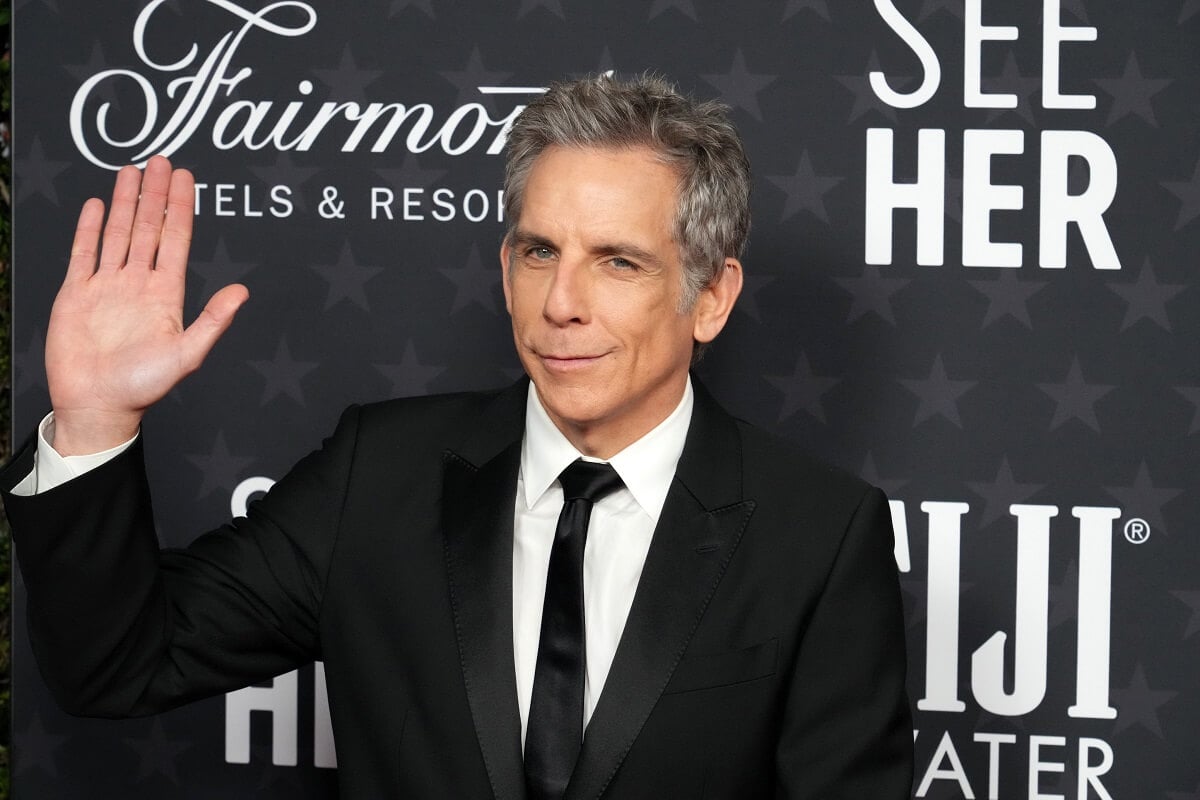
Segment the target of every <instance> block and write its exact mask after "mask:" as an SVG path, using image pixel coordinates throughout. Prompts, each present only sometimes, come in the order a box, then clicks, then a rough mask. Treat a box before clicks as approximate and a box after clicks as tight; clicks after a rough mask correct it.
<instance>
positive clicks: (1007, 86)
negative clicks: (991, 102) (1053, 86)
mask: <svg viewBox="0 0 1200 800" xmlns="http://www.w3.org/2000/svg"><path fill="white" fill-rule="evenodd" d="M980 85H981V87H982V88H983V89H984V90H986V91H987V92H988V93H989V94H1015V95H1016V96H1017V105H1016V107H1015V108H993V109H991V110H990V111H988V116H987V121H988V123H989V124H990V123H992V122H994V121H995V120H996V119H997V118H998V117H1001V116H1003V115H1005V114H1008V113H1012V114H1016V115H1017V116H1019V117H1020V118H1021V119H1023V120H1025V122H1026V123H1028V124H1029V126H1030V127H1037V122H1035V121H1034V118H1033V96H1034V95H1035V94H1037V93H1038V92H1040V91H1041V89H1042V79H1041V78H1039V77H1037V76H1036V75H1035V76H1030V77H1027V76H1025V75H1022V74H1021V68H1020V67H1018V66H1017V57H1016V56H1015V55H1014V54H1013V51H1011V50H1009V51H1008V53H1007V54H1006V55H1005V56H1004V67H1003V68H1002V69H1001V70H1000V75H999V76H997V77H995V78H984V79H983V80H981V81H980Z"/></svg>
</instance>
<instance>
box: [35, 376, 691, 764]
mask: <svg viewBox="0 0 1200 800" xmlns="http://www.w3.org/2000/svg"><path fill="white" fill-rule="evenodd" d="M692 405H693V395H692V383H691V379H690V378H689V379H688V382H687V385H686V386H685V387H684V391H683V398H682V399H681V400H680V401H679V405H678V406H677V407H676V408H675V410H674V411H672V412H671V414H670V416H668V417H667V418H666V419H665V420H663V421H662V422H661V423H659V424H658V426H657V427H655V428H654V429H653V430H651V431H650V432H649V433H647V434H646V435H645V436H643V437H642V438H640V439H638V440H637V441H636V442H634V443H633V444H631V445H629V446H628V447H626V448H625V449H624V450H622V451H621V452H620V453H617V454H616V455H615V456H613V457H612V458H611V459H609V462H608V463H610V464H611V465H612V467H613V469H615V470H616V471H617V475H619V476H620V477H621V480H622V481H623V482H624V484H625V486H624V488H622V489H619V490H618V491H616V492H614V493H612V494H611V495H609V496H607V497H605V498H603V499H602V500H600V501H599V502H597V503H596V504H595V506H594V507H593V508H592V517H591V522H590V523H589V526H588V536H587V545H586V547H585V549H584V555H583V607H584V636H585V638H586V645H585V646H586V648H587V658H586V665H587V674H586V676H585V678H584V687H583V724H584V725H585V726H586V725H587V723H588V721H589V720H590V719H591V717H592V711H593V710H595V708H596V700H597V699H598V698H599V697H600V692H601V691H602V690H603V688H604V681H605V680H606V679H607V678H608V670H609V667H610V666H611V665H612V661H613V656H614V655H615V654H616V651H617V644H618V642H620V640H621V632H622V631H623V630H624V629H625V619H626V618H627V617H628V616H629V608H630V606H632V605H633V596H634V593H635V592H636V591H637V585H638V579H639V578H640V577H641V575H642V566H643V565H644V564H645V562H646V553H647V551H649V549H650V539H651V537H652V536H653V534H654V527H655V526H656V525H657V524H658V517H659V515H660V514H661V513H662V507H663V503H665V502H666V499H667V490H668V489H670V486H671V481H672V479H673V478H674V477H675V466H676V464H677V463H678V462H679V456H680V455H681V454H682V452H683V443H684V440H685V439H686V438H687V432H688V427H689V426H690V424H691V420H692ZM136 438H137V437H136V436H134V438H133V439H130V440H129V441H127V442H123V443H122V444H119V445H117V446H116V447H113V448H110V449H108V450H105V451H103V452H101V453H93V454H89V455H80V456H66V457H64V456H62V455H60V454H59V453H58V452H57V451H56V450H55V449H54V447H53V446H52V445H51V444H50V442H52V441H53V439H54V415H53V413H51V414H48V415H46V417H45V418H44V419H43V420H42V423H41V424H40V425H39V426H38V444H37V454H36V456H35V458H34V468H33V470H31V471H30V473H29V474H28V475H26V476H25V478H24V479H23V480H22V481H21V482H20V483H19V484H17V486H16V487H15V488H14V489H13V494H16V495H33V494H37V493H39V492H45V491H49V490H50V489H53V488H54V487H56V486H59V485H61V484H64V483H66V482H67V481H69V480H71V479H72V478H74V477H76V476H78V475H82V474H83V473H85V472H87V471H88V470H91V469H95V468H96V467H98V466H100V465H102V464H104V463H105V462H107V461H108V460H110V459H112V458H115V457H116V456H117V455H118V454H120V453H121V452H122V451H124V450H125V449H127V448H128V447H129V446H130V445H132V444H133V442H134V440H135V439H136ZM577 458H586V457H585V456H583V455H582V454H581V453H580V452H579V451H578V450H576V449H575V447H574V446H573V445H572V444H571V443H570V442H569V441H567V438H566V437H565V436H563V434H562V433H561V432H560V431H559V430H558V428H556V427H555V426H554V423H553V422H552V421H551V420H550V417H549V416H548V415H547V414H546V410H545V409H544V408H542V404H541V401H540V400H539V399H538V397H537V390H536V389H535V388H534V387H533V385H532V384H530V392H529V395H528V399H527V401H526V406H525V438H524V440H523V441H522V443H521V470H520V473H519V475H518V477H517V496H516V504H515V510H514V515H513V533H514V536H513V598H512V603H513V658H514V662H515V665H516V675H517V704H518V706H519V708H520V711H521V742H522V747H523V746H524V742H525V728H526V725H527V724H528V720H529V702H530V697H531V696H532V693H533V674H534V669H535V667H536V665H537V651H538V642H539V640H540V638H541V628H542V605H543V601H544V600H545V595H546V572H547V570H548V568H549V565H550V548H551V545H553V543H554V529H555V527H556V525H557V523H558V514H559V512H560V511H561V510H562V505H563V494H562V486H561V485H559V483H558V476H559V474H560V473H561V472H562V471H563V470H564V469H566V467H567V465H568V464H570V463H571V462H572V461H574V460H576V459H577ZM586 460H589V461H596V460H597V459H593V458H587V459H586Z"/></svg>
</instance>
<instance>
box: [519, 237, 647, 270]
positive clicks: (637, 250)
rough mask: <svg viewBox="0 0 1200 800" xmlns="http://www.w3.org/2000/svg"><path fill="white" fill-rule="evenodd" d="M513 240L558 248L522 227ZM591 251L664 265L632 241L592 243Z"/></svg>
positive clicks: (521, 243)
mask: <svg viewBox="0 0 1200 800" xmlns="http://www.w3.org/2000/svg"><path fill="white" fill-rule="evenodd" d="M512 241H513V244H514V245H517V246H521V247H532V246H539V247H549V248H551V249H558V248H557V246H556V245H555V244H554V242H553V241H551V240H550V239H548V238H547V237H545V236H542V235H540V234H537V233H533V232H532V231H528V230H523V229H521V228H518V229H517V230H516V231H514V232H513V235H512ZM589 251H590V252H592V253H596V254H611V255H616V256H622V257H626V256H627V257H629V258H630V259H632V260H634V261H639V262H641V263H643V264H645V265H647V266H651V267H658V268H661V267H662V266H663V263H662V259H661V258H659V257H658V256H656V255H655V254H654V253H652V252H650V251H649V250H646V249H644V248H641V247H638V246H637V245H635V244H632V243H630V242H620V241H617V242H601V243H600V244H596V245H592V246H591V247H590V248H589Z"/></svg>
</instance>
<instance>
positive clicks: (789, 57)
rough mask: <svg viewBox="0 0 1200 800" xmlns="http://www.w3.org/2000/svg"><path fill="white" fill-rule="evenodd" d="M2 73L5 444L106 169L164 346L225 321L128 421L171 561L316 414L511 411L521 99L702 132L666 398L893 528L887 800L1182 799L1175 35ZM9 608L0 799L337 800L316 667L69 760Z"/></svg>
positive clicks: (1188, 91)
mask: <svg viewBox="0 0 1200 800" xmlns="http://www.w3.org/2000/svg"><path fill="white" fill-rule="evenodd" d="M14 53H15V64H16V72H15V88H14V107H15V131H16V139H15V155H16V177H15V182H14V183H15V194H16V196H15V203H16V210H15V230H16V236H15V249H14V256H13V267H14V285H15V301H16V309H15V315H14V320H15V322H14V335H13V341H14V353H15V364H16V372H15V382H14V394H15V423H14V425H15V433H16V437H17V438H18V439H21V438H24V436H25V435H27V434H28V433H29V432H30V431H31V430H32V429H33V428H34V426H35V425H36V423H37V422H38V420H39V419H40V418H41V417H42V415H43V414H44V413H45V412H46V411H47V410H48V397H47V392H46V384H45V377H44V371H43V368H42V356H43V343H44V336H45V327H46V320H47V316H48V311H49V307H50V303H51V301H52V299H53V296H54V293H55V291H56V288H57V285H58V282H59V281H60V279H61V275H62V273H63V269H64V266H65V261H66V255H67V253H68V250H69V247H70V241H71V234H72V230H73V227H74V220H75V215H76V213H77V210H78V208H79V206H80V204H81V203H82V202H83V201H84V200H85V199H86V198H87V197H89V196H93V195H99V196H103V197H107V195H108V192H109V187H110V183H111V181H112V178H113V170H115V169H117V168H119V167H120V166H121V165H124V164H129V163H141V162H144V161H145V159H147V158H148V157H149V156H150V155H152V154H154V153H165V154H167V155H169V156H170V157H171V158H172V159H173V160H174V162H175V163H176V164H177V165H181V166H186V167H188V168H189V169H191V170H192V171H193V172H194V173H195V175H196V178H197V186H196V235H195V241H194V246H193V250H192V256H193V257H192V265H191V266H192V273H191V277H190V278H189V284H188V288H189V297H188V300H187V313H188V316H189V319H190V318H191V317H192V316H194V314H195V313H196V312H197V311H198V310H199V308H201V307H202V304H203V302H204V300H206V299H207V297H208V296H209V295H210V294H211V293H212V292H213V291H215V290H216V289H217V288H219V287H221V286H223V285H225V284H226V283H229V282H233V281H239V282H243V283H245V284H246V285H247V286H248V287H249V288H250V292H251V299H250V302H249V304H248V305H247V306H246V307H245V308H244V309H243V311H242V312H241V313H240V314H239V316H238V319H237V321H236V322H235V324H234V326H233V328H232V330H231V331H230V332H229V334H228V335H227V336H226V337H225V339H224V340H223V341H222V342H221V343H220V344H219V345H218V347H217V349H216V350H215V352H214V353H213V355H212V356H211V357H210V359H209V361H208V362H207V363H206V364H205V366H204V368H203V369H202V370H201V371H200V372H198V373H197V374H195V375H194V376H192V377H191V378H189V379H188V380H187V381H186V382H185V383H184V384H183V385H182V386H181V387H180V388H179V389H178V390H176V391H175V392H174V393H173V394H172V395H171V396H169V397H168V398H167V399H166V400H164V401H163V402H162V403H161V404H160V405H159V406H158V407H156V408H154V409H153V410H152V411H151V413H150V415H149V416H148V418H147V421H146V426H145V437H146V446H147V450H148V459H149V463H150V468H151V474H152V481H153V488H154V491H155V493H156V500H157V512H156V513H157V520H158V524H159V530H160V536H161V538H162V541H163V542H164V543H165V544H167V545H182V544H185V543H186V542H188V541H189V540H190V539H192V538H193V537H194V536H196V535H197V534H198V533H199V532H201V531H203V530H205V529H207V528H210V527H213V526H215V525H217V524H219V523H220V522H222V521H223V520H224V519H226V518H227V517H228V516H229V515H230V514H231V513H233V514H237V513H240V511H241V510H242V509H244V507H245V505H246V503H247V502H248V501H249V500H251V499H252V498H254V497H255V496H257V495H258V494H260V493H261V492H263V491H265V490H266V489H267V488H269V487H270V485H271V484H272V482H273V481H274V480H275V479H277V478H278V477H280V476H281V475H282V474H283V473H284V472H285V471H286V469H287V468H288V466H289V465H290V464H291V463H293V462H294V461H295V460H296V459H297V458H299V457H300V456H301V455H302V454H304V453H305V452H307V451H308V450H310V449H312V448H313V447H315V446H316V445H317V444H318V443H319V442H320V440H321V438H322V436H323V435H325V434H326V433H328V432H329V431H330V430H331V429H332V425H333V422H334V420H335V419H336V417H337V415H338V412H339V411H340V409H341V408H342V407H344V406H345V405H346V404H347V403H350V402H358V401H368V400H373V399H379V398H384V397H388V396H394V395H409V394H422V393H432V392H443V391H453V390H462V389H475V388H490V387H496V386H500V385H504V384H507V383H509V382H511V381H512V380H513V379H514V378H515V377H517V376H518V375H519V374H520V368H519V366H518V363H517V360H516V358H515V356H514V354H513V351H512V346H511V338H510V333H509V328H508V320H507V316H506V314H505V310H504V304H503V298H502V294H501V287H500V270H499V264H498V258H497V253H498V248H499V242H500V237H501V234H502V231H503V230H504V219H503V213H502V195H501V192H500V178H501V170H502V155H501V149H502V146H503V144H504V141H505V134H506V131H507V127H508V125H509V123H510V122H511V120H512V119H513V117H514V116H515V115H516V114H517V113H518V112H519V111H520V109H521V108H522V107H523V105H524V104H525V103H526V102H528V101H529V99H530V98H532V97H534V96H536V95H537V94H538V93H539V92H540V91H541V90H542V87H544V86H545V85H546V84H547V83H548V82H549V81H552V80H554V79H556V78H560V77H564V76H573V75H580V74H584V73H589V72H597V71H600V72H603V71H608V70H614V71H615V72H616V73H617V74H619V75H630V74H634V73H638V72H642V71H644V70H653V71H657V72H661V73H664V74H666V75H668V76H670V77H671V78H672V79H674V80H675V81H677V82H678V83H679V84H680V86H681V87H682V88H684V89H685V90H686V91H688V92H690V93H694V94H696V95H699V96H702V97H706V98H707V97H711V98H717V99H720V100H722V101H723V102H724V103H726V104H728V105H729V106H730V107H731V108H732V114H733V117H734V119H735V121H736V123H737V124H738V126H739V128H740V129H741V131H742V134H743V135H744V137H745V140H746V143H747V146H748V150H749V154H750V159H751V163H752V165H753V168H754V171H755V187H754V194H753V207H754V220H755V221H754V231H753V233H752V236H751V247H750V252H749V255H748V257H747V259H746V273H747V284H746V290H745V292H744V294H743V297H742V300H741V301H740V303H739V306H738V311H737V312H735V316H734V318H733V320H732V322H731V324H730V326H729V328H728V329H727V331H726V333H725V334H724V335H723V336H722V337H721V339H720V340H719V341H718V343H717V344H716V346H715V347H714V348H713V349H712V351H711V352H710V353H709V354H708V356H707V357H706V358H705V360H704V361H703V362H702V363H701V365H700V366H699V369H698V372H699V374H700V376H701V377H702V379H703V380H704V381H706V382H707V383H708V385H709V386H710V387H711V388H712V389H713V391H714V392H715V394H716V395H717V396H718V397H719V398H720V399H721V400H722V402H724V403H725V404H726V405H727V407H729V408H730V410H732V411H733V412H735V413H736V414H738V415H740V416H742V417H744V418H747V419H749V420H751V421H753V422H755V423H758V424H759V425H762V426H764V427H766V428H769V429H772V430H774V431H777V432H779V433H780V434H782V435H784V436H786V437H788V438H790V439H793V440H795V441H797V442H800V443H802V444H804V445H805V446H807V447H808V448H810V449H811V450H813V451H815V452H816V453H817V454H818V455H820V456H822V457H823V458H826V459H828V460H831V461H833V462H835V463H837V464H839V465H841V466H844V467H846V468H848V469H851V470H853V471H855V472H858V473H861V474H862V475H864V476H865V477H866V478H868V479H869V480H871V481H873V482H875V483H877V484H878V485H880V486H882V487H883V488H884V489H885V490H886V491H887V492H888V495H889V497H890V498H891V500H892V514H893V522H894V527H895V532H896V560H897V566H898V569H899V570H900V572H901V581H902V586H903V589H904V593H905V602H906V610H907V625H908V636H909V639H908V641H909V663H910V666H911V670H910V682H909V688H910V692H911V698H912V702H913V707H914V714H915V717H914V719H915V730H914V734H913V735H914V742H915V748H916V753H917V770H916V779H915V782H914V785H913V796H914V797H928V798H1005V799H1008V798H1029V800H1066V799H1067V798H1070V799H1071V800H1075V799H1076V798H1078V799H1079V800H1085V798H1102V799H1108V798H1122V799H1123V800H1148V799H1150V798H1155V799H1158V798H1162V799H1163V800H1183V798H1196V797H1200V760H1198V759H1197V758H1196V752H1197V751H1196V743H1195V742H1196V734H1197V731H1200V677H1198V676H1200V538H1198V534H1200V531H1198V528H1200V490H1198V489H1197V486H1196V476H1197V475H1200V435H1197V434H1198V432H1200V289H1198V286H1197V284H1200V278H1198V277H1197V272H1198V270H1200V256H1198V255H1197V254H1198V253H1200V136H1198V125H1200V1H1198V0H1142V1H1141V2H1136V3H1134V2H1118V0H1104V1H1103V2H1102V1H1101V0H1044V1H1043V0H1008V2H997V1H996V0H874V2H870V1H868V0H856V1H855V2H843V0H771V1H768V0H763V1H762V2H754V3H730V2H724V1H723V0H643V1H642V2H622V3H604V4H596V3H590V2H583V0H495V2H480V3H462V2H452V0H390V2H380V3H370V4H344V3H334V2H327V1H326V0H283V1H280V2H273V3H267V2H255V1H254V0H168V1H167V2H160V1H159V0H155V2H150V3H144V2H143V3H131V4H115V5H111V4H110V5H106V6H104V8H103V11H102V12H101V11H100V10H99V7H98V6H96V5H95V4H94V3H89V2H83V0H25V1H24V2H21V0H18V1H17V2H16V16H15V48H14ZM796 491H797V492H803V491H805V487H804V486H800V485H798V486H796ZM17 580H18V582H17V593H16V597H15V603H16V614H15V617H14V627H15V629H14V645H13V646H14V682H15V688H14V695H15V699H14V732H13V738H14V744H15V763H14V772H15V776H14V786H15V790H14V795H15V796H16V797H18V798H87V797H98V798H113V797H155V798H214V797H220V798H237V797H245V798H251V797H253V798H288V799H289V800H291V799H293V798H331V797H333V796H334V791H335V790H334V786H335V770H336V768H337V759H336V749H335V743H334V741H333V738H332V735H331V733H330V728H329V721H328V706H327V702H326V695H325V683H324V677H323V671H322V669H321V665H320V664H317V665H313V666H310V667H307V668H305V669H301V670H299V671H298V672H296V673H292V674H289V675H284V676H280V677H279V678H278V679H276V680H275V681H274V682H273V683H269V684H263V685H259V686H254V687H249V688H247V689H245V690H243V691H239V692H235V693H233V694H230V695H228V696H227V697H219V698H214V699H212V700H208V701H204V702H200V703H196V704H193V705H190V706H187V707H184V708H181V709H179V710H177V711H175V712H172V713H169V714H164V715H162V716H159V717H156V718H152V719H144V720H130V721H119V722H113V721H102V720H80V719H74V718H71V717H68V716H66V715H65V714H63V713H62V712H61V711H60V710H59V709H58V708H57V707H56V706H55V704H54V702H53V701H52V700H51V699H50V697H49V695H48V694H47V691H46V689H45V688H44V686H43V683H42V680H41V678H40V676H39V674H38V672H37V668H36V665H35V664H34V662H33V660H32V656H31V655H30V650H29V644H28V641H27V638H26V631H25V626H24V621H23V613H24V595H23V593H22V589H21V584H20V579H19V576H18V578H17ZM413 646H414V647H420V646H421V643H420V642H414V643H413Z"/></svg>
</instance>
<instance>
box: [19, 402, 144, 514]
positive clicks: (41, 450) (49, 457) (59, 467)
mask: <svg viewBox="0 0 1200 800" xmlns="http://www.w3.org/2000/svg"><path fill="white" fill-rule="evenodd" d="M137 437H138V434H136V433H135V434H134V435H133V437H132V438H130V439H129V440H128V441H125V442H122V443H121V444H119V445H117V446H116V447H110V448H108V449H107V450H102V451H100V452H99V453H88V454H86V455H81V456H64V455H60V454H59V452H58V451H57V450H55V449H54V446H53V445H51V444H50V442H51V441H52V440H53V439H54V412H53V411H51V412H50V413H49V414H47V415H46V416H45V417H44V418H43V419H42V422H41V424H40V425H38V437H37V439H38V441H37V453H36V454H34V457H33V470H32V471H31V472H30V473H29V474H28V475H26V476H25V477H24V478H23V479H22V480H21V482H20V483H18V484H17V485H16V486H14V487H13V490H12V493H13V494H15V495H17V496H19V497H28V496H30V495H35V494H41V493H42V492H48V491H50V490H51V489H54V488H55V487H58V486H62V485H63V484H64V483H66V482H67V481H69V480H71V479H72V478H76V477H79V476H80V475H82V474H84V473H85V472H89V471H91V470H93V469H95V468H96V467H99V466H101V465H103V464H107V463H108V462H109V461H111V460H112V459H114V458H116V457H117V456H119V455H120V454H121V453H124V452H125V451H126V450H128V449H129V446H130V445H132V444H133V443H134V441H136V440H137Z"/></svg>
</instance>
